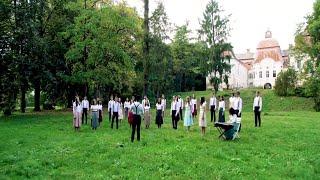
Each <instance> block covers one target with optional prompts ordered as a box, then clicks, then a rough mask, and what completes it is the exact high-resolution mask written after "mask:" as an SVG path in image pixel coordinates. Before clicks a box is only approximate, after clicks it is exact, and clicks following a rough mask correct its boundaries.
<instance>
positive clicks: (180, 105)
mask: <svg viewBox="0 0 320 180" xmlns="http://www.w3.org/2000/svg"><path fill="white" fill-rule="evenodd" d="M178 102H179V107H180V110H179V116H180V119H181V121H183V114H182V110H183V105H184V104H183V99H182V98H181V96H180V95H179V99H178Z"/></svg>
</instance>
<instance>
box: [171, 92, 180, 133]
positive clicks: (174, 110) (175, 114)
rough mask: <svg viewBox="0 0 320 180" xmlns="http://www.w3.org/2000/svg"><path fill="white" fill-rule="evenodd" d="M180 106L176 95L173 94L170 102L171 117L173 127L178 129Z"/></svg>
mask: <svg viewBox="0 0 320 180" xmlns="http://www.w3.org/2000/svg"><path fill="white" fill-rule="evenodd" d="M179 111H180V106H179V103H178V96H173V98H172V102H171V119H172V127H173V129H178V121H179V119H180V118H179Z"/></svg>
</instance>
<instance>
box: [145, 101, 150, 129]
mask: <svg viewBox="0 0 320 180" xmlns="http://www.w3.org/2000/svg"><path fill="white" fill-rule="evenodd" d="M143 114H144V117H143V119H144V122H145V125H146V129H149V127H150V121H151V115H150V102H149V100H146V101H145V105H144V113H143Z"/></svg>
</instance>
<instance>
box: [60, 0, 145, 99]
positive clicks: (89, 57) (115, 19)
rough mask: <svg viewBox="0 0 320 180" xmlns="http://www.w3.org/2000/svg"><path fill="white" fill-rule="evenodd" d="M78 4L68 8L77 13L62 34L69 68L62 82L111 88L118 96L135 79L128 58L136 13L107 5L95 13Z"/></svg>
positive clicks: (137, 26) (137, 27) (137, 23)
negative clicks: (68, 42)
mask: <svg viewBox="0 0 320 180" xmlns="http://www.w3.org/2000/svg"><path fill="white" fill-rule="evenodd" d="M81 2H82V1H78V2H75V3H71V5H70V6H71V7H72V8H73V9H72V10H73V11H78V12H79V14H78V16H77V17H75V23H74V24H72V25H71V26H70V27H69V28H68V29H67V31H66V32H65V38H66V39H70V43H71V48H70V49H69V50H68V52H67V53H66V55H65V56H66V59H67V62H68V64H69V66H70V67H71V75H70V76H68V77H65V78H66V80H67V81H68V82H70V83H75V84H88V85H89V86H90V87H94V88H97V87H99V86H103V87H113V90H114V91H115V92H118V93H120V92H121V90H122V89H123V88H124V87H129V88H131V87H132V85H133V84H132V78H134V76H135V73H134V71H133V64H134V61H133V59H132V56H133V53H135V52H134V47H135V46H137V41H136V39H137V38H139V35H140V34H139V33H141V29H140V26H141V21H140V19H139V17H138V15H137V13H136V12H135V11H134V10H133V9H131V8H129V7H127V6H126V5H125V4H119V5H114V4H107V5H105V6H104V7H103V8H102V9H100V10H97V9H95V8H90V7H93V5H91V4H90V3H89V2H88V7H87V8H86V9H85V8H83V7H81V5H82V3H81Z"/></svg>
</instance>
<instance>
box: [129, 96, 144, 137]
mask: <svg viewBox="0 0 320 180" xmlns="http://www.w3.org/2000/svg"><path fill="white" fill-rule="evenodd" d="M132 99H133V100H134V103H132V105H131V108H130V111H131V112H132V113H133V123H132V132H131V142H133V141H134V135H135V132H136V130H137V140H138V141H140V127H141V116H142V115H143V112H144V108H143V107H142V105H141V104H140V103H139V97H138V96H137V97H134V96H133V97H132Z"/></svg>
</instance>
